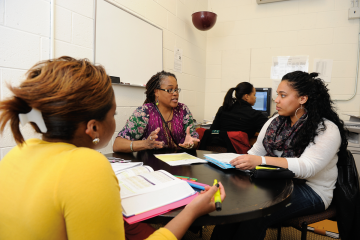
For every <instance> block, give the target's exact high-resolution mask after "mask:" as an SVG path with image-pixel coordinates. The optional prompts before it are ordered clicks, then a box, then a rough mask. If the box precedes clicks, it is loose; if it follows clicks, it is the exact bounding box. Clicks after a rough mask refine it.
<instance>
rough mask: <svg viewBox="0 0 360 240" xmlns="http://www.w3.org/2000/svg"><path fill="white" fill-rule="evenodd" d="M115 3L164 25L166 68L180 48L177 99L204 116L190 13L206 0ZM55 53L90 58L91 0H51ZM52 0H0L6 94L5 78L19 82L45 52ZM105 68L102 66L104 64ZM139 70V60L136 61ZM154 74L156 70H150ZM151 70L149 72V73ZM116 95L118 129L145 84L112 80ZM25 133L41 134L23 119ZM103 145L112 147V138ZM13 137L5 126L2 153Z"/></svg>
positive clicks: (201, 48)
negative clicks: (129, 84) (117, 83)
mask: <svg viewBox="0 0 360 240" xmlns="http://www.w3.org/2000/svg"><path fill="white" fill-rule="evenodd" d="M114 2H115V3H116V4H118V5H119V6H121V7H123V8H125V9H127V10H129V11H131V12H133V13H135V14H136V15H138V16H140V17H142V18H144V19H146V20H147V21H150V22H152V23H153V24H155V25H157V26H158V27H160V28H162V29H163V53H164V61H163V62H164V66H163V68H164V70H166V71H170V72H172V71H173V59H174V49H175V47H177V48H181V49H183V55H184V56H183V72H182V73H175V74H176V76H177V78H178V83H179V87H180V88H182V92H181V94H180V102H183V103H185V104H187V105H188V106H189V107H190V110H191V111H192V112H193V114H194V117H195V119H197V120H202V119H203V116H204V104H205V102H204V99H205V61H206V33H205V32H200V31H198V30H196V29H195V28H194V27H193V26H192V22H191V14H192V13H193V12H195V11H199V10H206V9H207V0H197V1H192V0H139V1H134V0H117V1H114ZM55 4H56V5H55V39H56V41H55V57H60V56H63V55H69V56H72V57H75V58H88V59H90V60H91V61H93V51H94V48H93V39H94V37H93V35H94V10H95V9H94V6H95V5H94V1H92V0H55ZM49 38H50V1H48V0H31V1H28V0H0V80H1V85H0V93H1V99H4V98H6V97H8V96H10V93H9V91H8V90H7V88H6V83H7V82H8V83H10V84H12V85H18V84H19V82H20V81H21V80H22V79H23V75H24V73H25V72H26V70H27V69H29V68H30V67H31V66H32V65H34V64H35V63H36V62H38V61H40V60H44V59H48V58H49V47H50V41H49ZM105 68H106V66H105ZM139 70H141V66H139ZM154 74H155V73H154ZM150 77H151V76H149V79H150ZM114 91H115V94H116V101H117V112H118V115H117V116H116V124H117V126H116V132H115V133H114V138H115V136H116V134H117V132H118V131H120V130H121V128H122V127H123V126H124V124H125V122H126V120H127V118H128V117H129V116H130V114H131V113H132V112H133V111H134V109H135V108H136V107H138V106H140V105H142V103H143V102H144V99H145V98H144V91H145V89H144V88H135V87H120V86H114ZM22 133H23V134H24V136H25V138H26V139H28V138H32V137H40V136H38V135H37V134H35V133H34V131H33V130H32V128H31V127H30V126H29V125H27V126H25V127H24V128H22ZM114 138H113V139H112V141H111V142H110V143H109V145H108V146H107V147H106V148H104V149H101V150H100V151H101V152H103V153H108V152H112V144H113V141H114ZM14 146H15V142H14V140H13V138H12V135H11V132H10V131H9V128H7V129H6V131H5V133H4V134H3V135H2V136H1V137H0V157H1V158H2V157H3V156H4V155H5V154H6V153H7V152H8V151H9V150H10V149H11V148H12V147H14Z"/></svg>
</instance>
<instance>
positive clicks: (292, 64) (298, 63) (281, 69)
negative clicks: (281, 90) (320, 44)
mask: <svg viewBox="0 0 360 240" xmlns="http://www.w3.org/2000/svg"><path fill="white" fill-rule="evenodd" d="M294 71H303V72H307V71H309V56H277V57H273V59H272V66H271V79H275V80H279V79H282V77H283V76H284V75H285V74H287V73H289V72H294Z"/></svg>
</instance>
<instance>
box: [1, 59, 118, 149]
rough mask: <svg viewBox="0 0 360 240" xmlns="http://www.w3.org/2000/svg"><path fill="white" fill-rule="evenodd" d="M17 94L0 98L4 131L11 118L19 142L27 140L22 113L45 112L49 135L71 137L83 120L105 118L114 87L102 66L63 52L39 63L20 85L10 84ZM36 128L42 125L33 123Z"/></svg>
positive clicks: (14, 133) (50, 136)
mask: <svg viewBox="0 0 360 240" xmlns="http://www.w3.org/2000/svg"><path fill="white" fill-rule="evenodd" d="M8 87H9V89H10V90H11V91H12V92H13V94H14V96H13V97H11V98H9V99H7V100H4V101H1V102H0V111H1V114H0V132H3V131H4V128H5V126H6V124H7V122H10V127H11V131H12V133H13V136H14V138H15V141H16V142H17V143H18V144H20V145H21V144H22V143H23V142H24V137H23V136H22V134H21V132H20V128H19V122H20V120H19V113H28V112H29V111H30V110H31V108H36V109H38V110H40V111H41V112H42V116H43V118H44V121H45V125H46V127H47V129H48V131H47V132H46V133H42V134H43V135H44V136H45V137H47V138H56V139H63V140H71V139H73V137H74V133H75V130H76V129H77V128H78V126H79V124H80V123H81V122H87V121H89V120H91V119H96V120H98V121H102V120H104V119H105V116H106V114H107V112H108V111H109V110H110V109H111V107H112V104H113V99H114V91H113V89H112V86H111V80H110V78H109V76H108V75H107V74H106V72H105V69H104V68H103V67H102V66H95V65H93V64H91V63H90V61H89V60H87V59H79V60H77V59H74V58H71V57H67V56H63V57H60V58H57V59H53V60H47V61H43V62H39V63H37V64H35V65H34V66H33V67H32V68H31V69H30V70H29V71H28V72H27V73H26V79H25V80H24V81H23V82H22V83H21V84H20V86H19V87H12V86H8ZM31 125H32V126H33V127H34V129H35V130H36V132H38V133H41V131H40V129H39V128H38V126H37V125H36V124H34V123H31Z"/></svg>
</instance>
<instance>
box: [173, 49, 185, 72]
mask: <svg viewBox="0 0 360 240" xmlns="http://www.w3.org/2000/svg"><path fill="white" fill-rule="evenodd" d="M182 53H183V50H182V49H180V48H175V51H174V71H175V72H180V73H181V72H182Z"/></svg>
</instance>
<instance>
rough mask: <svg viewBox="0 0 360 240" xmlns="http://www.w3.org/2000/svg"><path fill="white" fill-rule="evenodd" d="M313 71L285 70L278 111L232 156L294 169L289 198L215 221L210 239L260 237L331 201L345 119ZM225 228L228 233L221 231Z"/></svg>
mask: <svg viewBox="0 0 360 240" xmlns="http://www.w3.org/2000/svg"><path fill="white" fill-rule="evenodd" d="M317 76H318V74H317V73H311V74H309V73H306V72H301V71H295V72H292V73H288V74H286V75H285V76H284V77H283V78H282V81H281V83H280V85H279V87H278V89H277V94H278V96H277V98H276V100H275V103H276V110H277V111H278V114H277V115H276V116H274V117H272V118H271V119H269V120H268V121H267V122H266V123H265V125H264V126H263V128H262V129H261V131H260V133H259V136H258V139H257V142H256V143H255V144H254V146H253V147H252V148H251V149H250V150H249V151H248V154H246V155H242V156H239V157H237V158H235V159H233V160H232V161H231V164H232V165H233V166H235V167H236V168H238V169H242V170H246V169H253V168H255V167H256V166H257V165H264V164H268V165H274V166H279V167H283V168H288V169H289V170H291V171H292V172H294V174H295V181H294V190H293V193H292V196H291V202H290V203H289V204H288V205H287V206H286V207H284V208H283V209H281V210H279V211H277V212H275V213H273V214H271V215H270V216H266V217H263V218H259V219H254V220H250V221H247V222H243V223H241V224H238V225H236V224H235V225H227V226H217V227H216V228H215V230H214V233H213V236H212V239H217V238H222V239H235V238H236V239H238V238H239V237H241V239H264V237H265V234H266V229H267V228H268V227H269V226H272V225H274V224H277V223H279V222H282V221H284V220H286V219H289V218H293V217H297V216H302V215H308V214H315V213H318V212H322V211H324V210H325V209H327V208H328V207H329V205H330V204H331V201H332V198H333V191H334V189H335V183H336V180H337V175H338V169H337V165H336V164H337V162H338V160H340V159H341V158H339V157H338V156H343V153H345V152H346V148H347V140H346V131H345V129H344V123H343V121H342V120H340V118H339V116H338V114H337V113H336V112H335V109H334V107H333V102H332V100H331V98H330V95H329V92H328V89H327V87H326V85H325V84H324V82H323V81H322V80H321V79H319V78H317ZM297 179H301V181H298V180H297ZM224 233H227V234H228V235H226V237H224Z"/></svg>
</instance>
